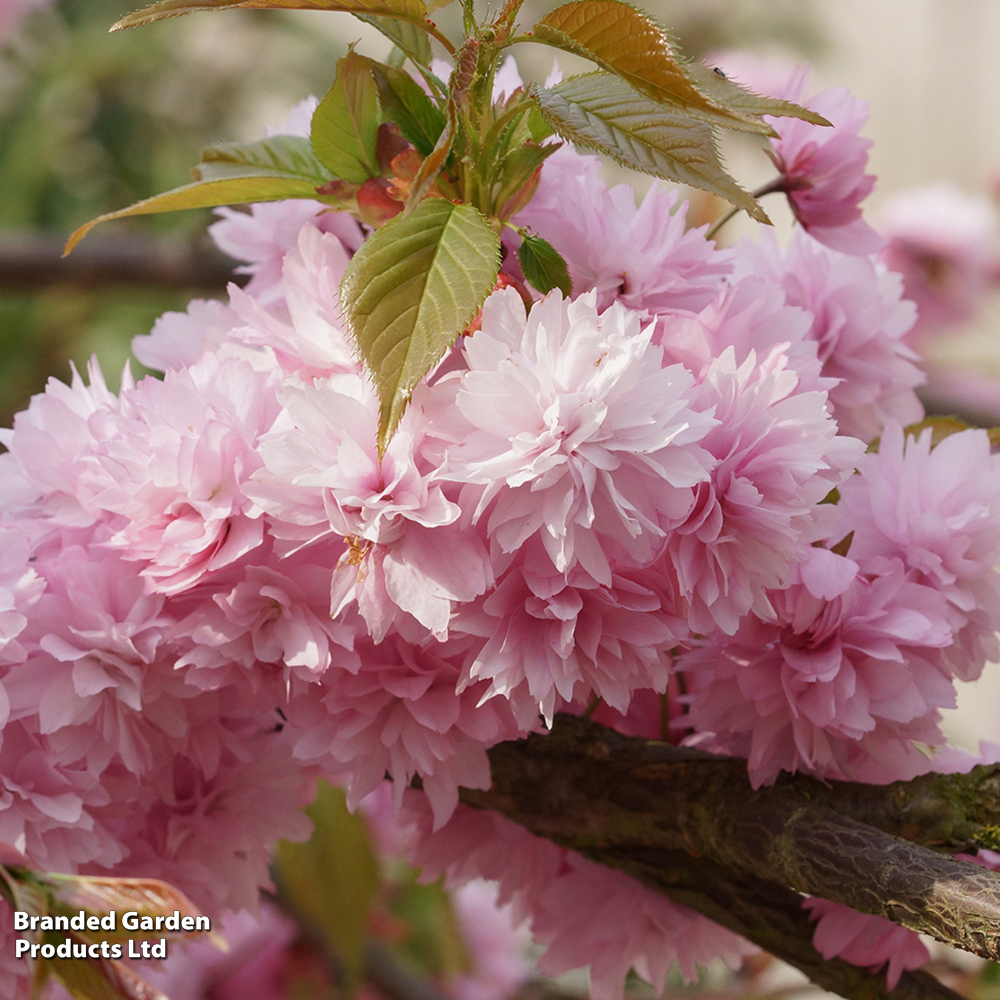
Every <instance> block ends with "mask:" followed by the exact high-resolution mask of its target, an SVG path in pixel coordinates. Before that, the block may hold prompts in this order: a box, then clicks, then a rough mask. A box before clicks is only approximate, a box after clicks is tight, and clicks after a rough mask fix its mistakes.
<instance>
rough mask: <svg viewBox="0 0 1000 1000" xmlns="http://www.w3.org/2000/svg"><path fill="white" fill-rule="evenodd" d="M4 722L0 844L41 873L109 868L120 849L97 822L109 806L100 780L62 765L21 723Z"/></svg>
mask: <svg viewBox="0 0 1000 1000" xmlns="http://www.w3.org/2000/svg"><path fill="white" fill-rule="evenodd" d="M28 721H30V720H26V721H25V722H18V721H14V720H11V721H8V722H7V723H6V725H5V726H4V731H3V744H2V747H0V840H2V841H3V842H4V843H6V844H10V845H12V846H13V847H15V848H16V849H17V850H19V851H21V853H23V854H25V855H27V857H28V858H29V859H30V861H31V863H32V864H33V865H34V866H35V867H37V868H39V869H41V870H43V871H57V872H74V871H76V870H77V869H79V868H80V867H81V866H84V865H87V864H95V865H100V866H103V867H111V866H113V865H115V864H117V863H118V862H120V861H121V860H122V858H123V857H124V856H125V853H126V848H124V847H123V846H122V844H121V843H120V842H119V839H118V837H117V834H113V833H112V832H111V831H110V830H109V828H108V826H107V825H106V824H105V823H103V822H102V821H101V820H100V818H99V816H100V812H101V810H102V808H103V807H106V806H107V804H108V803H109V802H110V800H111V794H110V793H109V791H108V790H107V788H105V787H104V785H103V783H102V781H101V777H100V775H99V774H97V773H93V772H91V771H89V770H86V769H85V768H81V767H80V766H79V764H78V763H77V762H72V763H70V764H64V763H63V762H62V761H60V759H59V755H58V754H57V753H55V752H54V751H53V750H52V748H51V746H50V744H49V743H48V741H47V740H46V739H45V738H44V737H42V736H39V735H38V734H37V733H33V732H31V731H29V728H28V725H27V722H28Z"/></svg>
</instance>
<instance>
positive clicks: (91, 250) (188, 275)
mask: <svg viewBox="0 0 1000 1000" xmlns="http://www.w3.org/2000/svg"><path fill="white" fill-rule="evenodd" d="M63 242H64V237H63V236H60V235H58V234H54V233H26V232H6V233H0V287H2V288H16V289H19V290H27V289H34V288H43V287H45V286H47V285H52V284H55V283H59V282H72V283H75V284H79V285H84V286H88V287H94V286H102V285H148V286H154V287H157V288H178V289H187V290H191V291H211V292H222V291H224V290H225V288H226V284H227V283H228V282H230V281H233V280H234V279H236V280H239V278H240V276H237V275H234V274H233V268H234V267H235V266H236V262H235V261H233V260H231V259H230V258H229V257H227V256H225V254H223V253H221V252H220V251H219V250H216V249H215V247H214V246H213V245H212V244H210V243H198V244H192V243H189V242H186V241H182V240H176V239H170V240H168V239H152V238H149V237H142V236H137V235H128V236H113V237H103V238H95V239H92V240H88V241H87V242H86V243H84V244H82V245H81V246H79V247H77V249H76V250H75V251H74V252H73V253H72V254H71V255H70V256H69V257H66V258H63V257H61V254H62V248H63Z"/></svg>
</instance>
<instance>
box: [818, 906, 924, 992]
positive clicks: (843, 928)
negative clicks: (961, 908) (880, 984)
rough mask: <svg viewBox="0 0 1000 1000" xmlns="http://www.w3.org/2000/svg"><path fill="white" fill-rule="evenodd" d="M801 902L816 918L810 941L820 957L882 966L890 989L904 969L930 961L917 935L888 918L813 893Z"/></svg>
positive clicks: (873, 968)
mask: <svg viewBox="0 0 1000 1000" xmlns="http://www.w3.org/2000/svg"><path fill="white" fill-rule="evenodd" d="M802 905H803V906H804V907H805V908H806V909H807V910H808V911H809V915H810V917H811V918H812V919H813V920H815V921H817V923H816V932H815V934H814V935H813V944H814V945H815V946H816V950H817V951H818V952H819V953H820V954H821V955H822V956H823V957H824V958H826V959H830V958H842V959H844V961H845V962H850V963H851V965H860V966H864V967H866V968H868V969H869V970H870V971H872V972H880V971H881V970H882V969H883V968H884V969H885V974H886V986H888V988H889V989H890V990H894V989H895V988H896V984H897V983H898V982H899V977H900V976H901V975H902V974H903V973H904V972H906V971H908V970H909V969H919V968H920V967H921V966H922V965H925V964H926V963H927V962H929V961H930V958H931V955H930V952H929V951H928V950H927V948H926V947H925V946H924V943H923V942H922V941H921V940H920V936H919V935H918V934H917V933H916V932H915V931H911V930H907V928H905V927H900V926H899V924H894V923H893V922H892V921H891V920H886V919H885V918H884V917H876V916H871V915H870V914H867V913H858V912H857V911H856V910H852V909H851V908H850V907H849V906H844V905H842V904H841V903H831V902H830V901H829V900H827V899H818V898H817V897H815V896H814V897H813V898H811V899H807V900H806V901H805V902H804V903H803V904H802ZM886 966H888V968H886Z"/></svg>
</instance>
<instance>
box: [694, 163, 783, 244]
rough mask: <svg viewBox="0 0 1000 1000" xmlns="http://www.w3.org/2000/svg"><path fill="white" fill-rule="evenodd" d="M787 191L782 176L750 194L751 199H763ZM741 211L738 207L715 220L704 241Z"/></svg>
mask: <svg viewBox="0 0 1000 1000" xmlns="http://www.w3.org/2000/svg"><path fill="white" fill-rule="evenodd" d="M785 190H787V185H786V182H785V178H784V177H783V176H778V177H775V178H774V180H770V181H768V182H767V183H766V184H765V185H764V186H763V187H759V188H757V190H756V191H751V192H750V197H751V198H763V197H764V195H766V194H774V193H775V192H776V191H785ZM741 211H743V210H742V209H741V208H740V207H739V206H736V207H734V208H731V209H730V210H729V211H728V212H726V214H725V215H724V216H722V218H721V219H717V220H716V221H715V222H713V223H712V226H711V228H710V229H709V230H708V232H707V233H705V239H706V240H710V239H712V237H713V236H715V234H716V233H717V232H718V231H719V230H720V229H721V228H722V227H723V226H724V225H725V224H726V223H727V222H728V221H729V220H730V219H731V218H733V216H735V215H736V214H737V212H741Z"/></svg>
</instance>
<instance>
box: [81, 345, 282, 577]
mask: <svg viewBox="0 0 1000 1000" xmlns="http://www.w3.org/2000/svg"><path fill="white" fill-rule="evenodd" d="M276 389H277V378H276V374H275V373H274V372H273V371H267V370H265V371H257V370H255V369H254V368H253V367H252V366H251V365H250V364H249V363H248V362H246V361H245V360H243V359H241V358H226V359H222V358H220V357H218V356H216V355H214V354H206V355H205V356H204V357H203V358H202V359H200V360H199V361H198V362H197V363H196V364H194V365H192V366H191V367H189V368H186V369H184V370H183V371H180V372H168V373H167V375H166V377H165V379H164V380H163V381H162V382H161V381H159V380H157V379H153V378H147V379H143V381H142V382H140V383H139V384H138V385H137V386H136V387H135V388H134V389H130V390H128V391H127V392H124V393H123V394H122V401H121V405H120V408H119V412H118V413H114V414H111V413H109V414H108V415H107V416H106V418H105V419H104V420H103V421H102V422H101V424H100V425H96V424H92V426H93V428H94V433H95V436H98V437H99V438H100V446H99V448H95V452H97V454H95V456H94V459H95V460H94V461H93V462H92V463H91V465H90V466H89V467H88V470H87V472H88V474H87V476H86V477H81V480H80V482H79V483H78V487H77V488H78V492H80V493H81V495H83V497H84V502H85V504H86V506H88V507H89V508H90V509H94V510H104V511H108V512H110V513H112V514H114V515H117V519H116V520H115V525H116V527H117V531H116V533H115V534H114V536H113V537H112V538H111V539H110V542H109V544H111V545H113V546H115V547H116V548H119V549H120V550H121V551H122V552H123V554H124V555H125V557H126V558H128V559H133V560H137V561H142V562H144V563H145V566H144V567H143V569H142V571H141V572H142V575H143V576H144V577H145V578H146V581H147V586H148V587H149V588H150V589H151V590H157V591H159V592H160V593H164V594H176V593H179V592H181V591H183V590H185V589H187V588H189V587H191V586H193V585H195V584H196V583H197V582H198V581H199V580H201V579H202V577H203V576H204V575H205V574H206V573H211V572H213V571H215V570H217V569H219V568H221V567H224V566H227V565H229V564H231V563H232V562H233V561H235V560H236V559H239V558H240V557H241V556H242V555H243V554H244V553H246V552H247V551H249V550H250V549H252V548H255V547H256V546H258V545H260V544H261V541H262V538H263V527H262V522H261V520H260V519H259V517H258V516H257V515H258V514H259V511H257V510H256V508H255V507H254V506H253V504H252V503H251V501H249V500H248V499H247V497H246V496H245V495H244V493H243V489H242V487H243V483H244V481H245V480H246V479H247V478H248V477H249V476H250V475H251V473H253V472H254V470H255V469H257V468H258V467H259V466H260V464H261V461H260V458H259V457H258V455H257V452H256V450H255V446H256V443H257V439H258V437H259V436H260V435H261V434H262V433H263V432H265V431H267V430H269V429H270V427H271V425H272V424H273V423H274V420H275V417H276V416H277V414H278V402H277V396H276Z"/></svg>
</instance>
